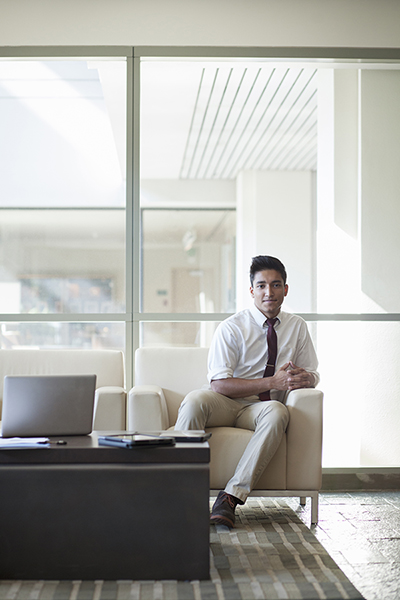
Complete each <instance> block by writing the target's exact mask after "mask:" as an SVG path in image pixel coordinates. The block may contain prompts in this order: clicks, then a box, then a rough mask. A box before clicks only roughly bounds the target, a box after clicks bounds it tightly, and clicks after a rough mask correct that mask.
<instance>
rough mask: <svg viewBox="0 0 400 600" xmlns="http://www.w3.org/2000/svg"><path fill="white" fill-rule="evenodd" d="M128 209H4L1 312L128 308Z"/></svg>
mask: <svg viewBox="0 0 400 600" xmlns="http://www.w3.org/2000/svg"><path fill="white" fill-rule="evenodd" d="M124 232H125V211H124V210H122V209H108V210H107V209H104V210H96V209H90V210H89V209H85V210H78V209H70V210H68V209H57V210H54V209H44V210H43V209H37V210H28V209H20V210H15V209H11V210H7V209H3V210H2V209H0V265H1V266H0V313H31V314H35V313H63V314H68V313H110V312H113V313H115V312H124V311H125V269H124V264H125V241H124V240H125V233H124Z"/></svg>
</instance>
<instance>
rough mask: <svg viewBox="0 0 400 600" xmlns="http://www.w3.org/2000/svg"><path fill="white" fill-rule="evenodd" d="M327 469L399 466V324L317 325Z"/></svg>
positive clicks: (350, 323)
mask: <svg viewBox="0 0 400 600" xmlns="http://www.w3.org/2000/svg"><path fill="white" fill-rule="evenodd" d="M316 330H317V343H316V347H317V352H318V358H319V364H320V366H319V370H320V373H321V383H320V386H319V387H320V389H321V390H323V392H324V395H325V397H324V451H323V466H324V467H356V466H364V467H386V466H394V467H399V466H400V436H399V434H398V423H399V420H400V403H399V401H398V398H399V396H400V371H399V364H400V346H399V343H398V340H399V338H400V323H398V322H364V321H348V322H326V323H325V322H319V323H317V324H316Z"/></svg>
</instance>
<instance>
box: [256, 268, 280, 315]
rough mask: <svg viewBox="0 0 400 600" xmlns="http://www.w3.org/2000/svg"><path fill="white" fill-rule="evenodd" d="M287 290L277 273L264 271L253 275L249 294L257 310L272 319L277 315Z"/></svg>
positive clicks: (271, 270) (268, 270)
mask: <svg viewBox="0 0 400 600" xmlns="http://www.w3.org/2000/svg"><path fill="white" fill-rule="evenodd" d="M288 289H289V287H288V285H285V284H284V283H283V279H282V275H281V274H280V273H279V272H278V271H275V270H273V269H266V270H265V271H259V272H258V273H255V275H254V280H253V287H250V294H251V295H252V297H253V298H254V304H255V306H256V307H257V308H258V310H260V311H261V312H262V313H263V314H264V315H265V316H266V317H267V318H269V319H272V318H274V317H276V316H277V315H278V314H279V311H280V309H281V306H282V303H283V300H284V298H285V296H286V294H287V293H288Z"/></svg>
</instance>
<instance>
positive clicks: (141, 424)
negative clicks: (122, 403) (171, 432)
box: [128, 385, 169, 431]
mask: <svg viewBox="0 0 400 600" xmlns="http://www.w3.org/2000/svg"><path fill="white" fill-rule="evenodd" d="M168 427H169V419H168V409H167V403H166V400H165V396H164V392H163V390H162V388H160V387H159V386H158V385H137V386H135V387H133V388H132V389H131V391H130V392H129V394H128V429H129V430H130V431H159V430H165V429H168Z"/></svg>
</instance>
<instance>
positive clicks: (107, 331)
mask: <svg viewBox="0 0 400 600" xmlns="http://www.w3.org/2000/svg"><path fill="white" fill-rule="evenodd" d="M0 348H2V349H6V350H7V349H9V350H11V349H13V348H42V349H51V348H81V349H89V350H90V349H93V350H101V349H103V348H104V349H113V350H122V351H123V352H125V323H121V322H111V323H107V322H91V323H73V322H68V323H67V322H53V321H51V322H36V323H35V322H26V321H24V322H15V323H13V322H7V323H4V322H3V323H0Z"/></svg>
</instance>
